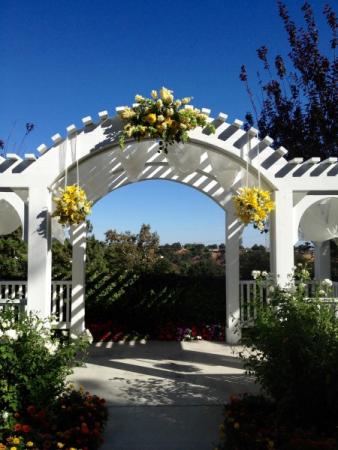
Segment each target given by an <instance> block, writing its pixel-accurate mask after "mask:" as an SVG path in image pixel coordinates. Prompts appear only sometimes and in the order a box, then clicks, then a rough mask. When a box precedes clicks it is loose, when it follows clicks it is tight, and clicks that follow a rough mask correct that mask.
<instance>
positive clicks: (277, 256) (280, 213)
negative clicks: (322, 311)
mask: <svg viewBox="0 0 338 450" xmlns="http://www.w3.org/2000/svg"><path fill="white" fill-rule="evenodd" d="M274 200H275V202H276V208H275V210H274V211H273V212H272V214H271V224H270V271H271V272H272V273H273V274H275V276H276V277H277V282H278V284H280V285H281V286H285V285H286V283H287V282H288V275H289V274H291V273H292V268H293V266H294V242H293V196H292V191H290V190H283V191H275V193H274Z"/></svg>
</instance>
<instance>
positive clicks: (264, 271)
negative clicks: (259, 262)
mask: <svg viewBox="0 0 338 450" xmlns="http://www.w3.org/2000/svg"><path fill="white" fill-rule="evenodd" d="M267 276H268V272H267V271H266V270H263V272H262V277H264V278H266V277H267Z"/></svg>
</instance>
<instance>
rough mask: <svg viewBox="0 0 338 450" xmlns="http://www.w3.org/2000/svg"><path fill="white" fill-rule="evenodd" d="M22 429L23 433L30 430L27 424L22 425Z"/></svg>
mask: <svg viewBox="0 0 338 450" xmlns="http://www.w3.org/2000/svg"><path fill="white" fill-rule="evenodd" d="M22 431H23V432H24V433H29V432H30V426H29V425H22Z"/></svg>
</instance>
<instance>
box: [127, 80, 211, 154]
mask: <svg viewBox="0 0 338 450" xmlns="http://www.w3.org/2000/svg"><path fill="white" fill-rule="evenodd" d="M191 100H192V97H185V98H183V99H182V100H179V99H177V100H175V98H174V95H173V91H170V90H169V89H167V88H165V87H162V89H161V90H160V91H159V93H158V92H157V91H155V90H153V91H151V98H146V97H142V96H141V95H136V96H135V102H136V103H135V104H134V105H133V106H132V107H126V108H125V109H123V110H122V111H120V112H119V115H120V117H121V119H122V120H123V121H124V122H125V125H124V128H123V132H122V135H121V136H120V139H119V143H120V146H121V148H123V147H124V146H125V141H126V139H130V138H134V139H135V140H137V141H140V140H142V139H146V138H151V139H157V140H159V141H160V150H163V151H164V153H167V152H168V146H169V145H170V144H174V143H180V142H183V143H184V142H187V141H188V139H189V136H188V131H190V130H193V129H194V128H196V127H206V128H207V129H208V130H209V131H210V132H211V133H213V132H215V127H214V126H213V125H212V124H210V123H208V116H207V115H206V114H203V113H202V112H201V111H200V110H199V109H197V108H193V107H191V108H185V107H184V106H185V105H187V104H188V103H189V102H190V101H191Z"/></svg>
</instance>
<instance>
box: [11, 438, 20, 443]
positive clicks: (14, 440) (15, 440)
mask: <svg viewBox="0 0 338 450" xmlns="http://www.w3.org/2000/svg"><path fill="white" fill-rule="evenodd" d="M12 443H13V444H14V445H17V444H20V438H18V437H14V438H13V440H12Z"/></svg>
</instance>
